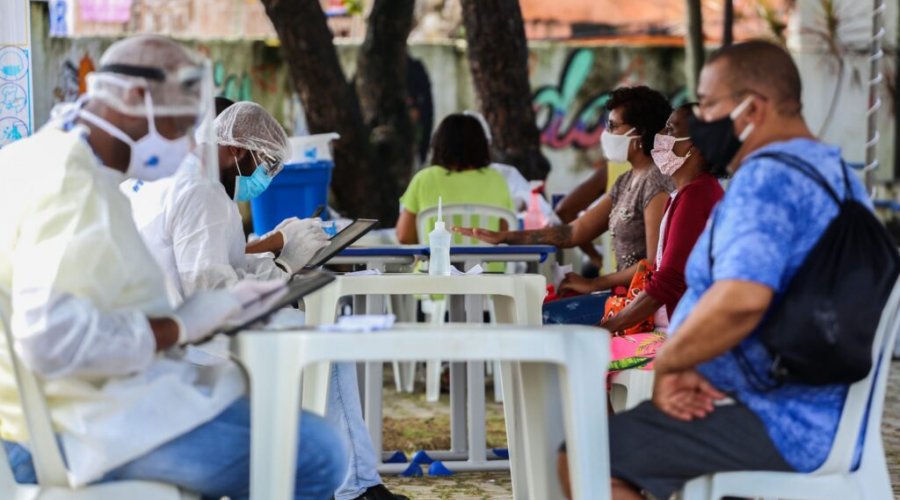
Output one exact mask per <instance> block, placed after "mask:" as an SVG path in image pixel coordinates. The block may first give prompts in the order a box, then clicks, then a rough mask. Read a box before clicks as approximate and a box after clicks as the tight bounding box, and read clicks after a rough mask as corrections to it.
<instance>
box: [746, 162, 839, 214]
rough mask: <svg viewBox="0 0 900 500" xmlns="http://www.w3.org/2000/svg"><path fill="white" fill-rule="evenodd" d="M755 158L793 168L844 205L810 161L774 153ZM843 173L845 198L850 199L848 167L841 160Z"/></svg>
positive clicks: (836, 201)
mask: <svg viewBox="0 0 900 500" xmlns="http://www.w3.org/2000/svg"><path fill="white" fill-rule="evenodd" d="M755 158H769V159H772V160H775V161H778V162H780V163H783V164H785V165H787V166H788V167H791V168H793V169H794V170H796V171H798V172H800V173H802V174H803V175H805V176H806V177H808V178H810V179H811V180H812V181H813V182H815V183H816V184H818V185H819V186H820V187H821V188H822V189H824V190H825V191H826V192H827V193H828V194H829V195H830V196H831V199H832V200H834V202H835V203H837V204H838V205H841V204H842V203H843V200H842V199H841V198H840V197H839V196H838V194H837V193H836V192H835V190H834V188H833V187H831V184H830V183H829V182H828V180H826V179H825V176H823V175H822V173H821V172H819V171H818V170H817V169H816V168H815V167H813V166H812V165H811V164H810V163H809V162H808V161H806V160H804V159H803V158H800V157H799V156H795V155H792V154H788V153H781V152H774V151H772V152H765V153H761V154H758V155H755V156H753V159H755ZM841 173H842V174H843V177H844V186H845V191H844V197H845V198H848V197H849V196H850V179H849V177H848V176H847V167H846V165H845V164H844V161H843V160H841Z"/></svg>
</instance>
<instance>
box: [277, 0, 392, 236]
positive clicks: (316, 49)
mask: <svg viewBox="0 0 900 500" xmlns="http://www.w3.org/2000/svg"><path fill="white" fill-rule="evenodd" d="M262 3H263V5H264V6H265V8H266V14H267V15H268V16H269V19H271V21H272V24H273V25H274V27H275V31H276V32H277V33H278V38H279V39H280V40H281V47H282V53H283V54H284V60H285V62H286V63H287V65H288V68H289V71H290V74H291V78H292V80H293V82H294V87H295V89H296V91H297V94H298V95H299V96H300V100H301V101H302V102H303V106H304V111H305V112H306V119H307V122H308V124H309V130H310V132H311V133H314V134H315V133H323V132H337V133H339V134H340V135H341V138H340V139H339V140H338V141H337V142H336V143H335V146H334V164H335V168H334V175H333V181H332V183H331V189H332V192H333V193H334V196H335V198H336V200H335V201H336V202H337V205H338V207H339V208H340V209H341V210H342V211H343V212H344V213H345V214H346V215H348V216H350V217H377V218H379V219H381V221H382V225H385V226H390V225H392V224H393V223H394V222H395V220H396V218H397V209H396V206H397V200H396V199H394V200H386V199H383V197H382V196H381V193H384V192H388V191H386V186H391V191H390V192H391V193H392V192H393V184H394V183H393V179H391V178H390V177H389V176H386V175H383V173H382V172H379V171H378V170H377V169H375V168H373V167H372V165H373V162H372V154H371V149H370V146H369V131H368V129H367V128H366V125H365V122H364V120H363V114H362V112H361V110H360V103H359V99H358V98H357V95H356V92H354V89H353V86H352V85H351V84H350V83H348V82H347V79H346V77H345V75H344V72H343V70H342V69H341V65H340V61H339V60H338V56H337V51H336V50H335V47H334V43H333V39H332V34H331V31H330V30H329V28H328V24H327V22H326V18H325V13H324V12H323V11H322V7H321V6H320V5H319V2H318V0H262ZM403 39H404V40H405V36H404V38H403Z"/></svg>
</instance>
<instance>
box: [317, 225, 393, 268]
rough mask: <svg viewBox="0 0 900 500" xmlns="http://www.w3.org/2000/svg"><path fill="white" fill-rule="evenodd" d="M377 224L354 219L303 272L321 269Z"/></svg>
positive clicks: (319, 252)
mask: <svg viewBox="0 0 900 500" xmlns="http://www.w3.org/2000/svg"><path fill="white" fill-rule="evenodd" d="M377 224H378V219H356V220H354V221H353V222H352V223H351V224H350V225H349V226H347V227H345V228H344V230H343V231H341V232H339V233H338V234H336V235H334V236H332V237H331V240H330V242H329V244H328V246H327V247H325V248H323V249H321V250H319V251H318V252H317V253H316V254H315V255H314V256H313V258H312V259H310V260H309V262H308V263H307V264H306V266H304V267H303V269H304V270H309V269H315V268H317V267H321V266H322V265H324V264H325V263H326V262H328V261H329V260H330V259H331V258H332V257H334V256H335V255H337V254H339V253H340V252H341V250H343V249H345V248H347V247H349V246H350V245H352V244H353V243H355V242H356V240H358V239H360V238H362V237H363V236H365V234H366V233H368V232H369V231H371V230H372V228H374V227H375V226H376V225H377Z"/></svg>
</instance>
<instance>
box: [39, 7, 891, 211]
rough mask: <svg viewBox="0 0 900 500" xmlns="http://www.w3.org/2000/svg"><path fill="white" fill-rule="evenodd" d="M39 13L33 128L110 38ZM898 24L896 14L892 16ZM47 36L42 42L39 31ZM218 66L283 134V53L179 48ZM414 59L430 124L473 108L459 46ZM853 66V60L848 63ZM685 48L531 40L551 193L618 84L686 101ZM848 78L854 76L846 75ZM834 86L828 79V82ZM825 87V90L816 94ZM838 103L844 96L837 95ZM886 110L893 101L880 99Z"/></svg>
mask: <svg viewBox="0 0 900 500" xmlns="http://www.w3.org/2000/svg"><path fill="white" fill-rule="evenodd" d="M45 16H46V15H45V14H43V13H42V12H41V11H40V9H36V11H33V14H32V25H33V26H34V27H35V28H36V29H35V36H34V42H33V43H34V48H33V50H34V77H35V79H34V97H35V101H34V102H35V121H36V123H37V124H40V123H43V121H45V120H46V118H47V116H48V113H49V110H50V108H51V107H52V106H53V105H54V104H56V103H59V102H62V101H70V100H74V99H75V98H77V96H78V93H79V90H80V87H81V85H82V84H83V78H84V74H85V73H86V72H87V71H88V70H89V69H91V68H92V67H93V66H94V65H96V64H97V62H98V60H99V56H100V54H101V53H102V51H103V50H104V49H105V47H107V46H108V45H109V43H110V41H109V40H108V39H95V38H80V39H53V38H49V37H48V36H46V28H45V26H46V25H47V24H46V18H45ZM895 17H896V16H895ZM42 31H43V36H41V35H40V33H41V32H42ZM185 43H186V44H187V45H190V46H192V47H193V48H195V49H197V50H199V51H201V52H203V53H204V54H206V55H207V56H208V57H210V59H211V60H212V61H214V68H215V71H214V73H215V77H216V78H215V79H216V85H217V88H218V90H219V92H220V93H222V94H224V95H226V96H228V97H231V98H233V99H252V100H254V101H257V102H259V103H260V104H262V105H263V106H265V107H267V108H268V109H269V110H270V111H271V112H272V113H273V114H274V115H275V116H276V117H277V118H278V119H279V120H281V121H282V122H283V123H284V124H285V126H286V127H287V128H288V129H292V128H293V126H294V123H295V122H296V115H297V114H298V111H299V108H300V106H299V102H298V100H297V99H296V98H294V94H293V92H292V91H291V86H290V82H289V78H288V74H287V69H286V67H285V65H284V63H283V61H282V59H281V56H280V52H279V49H278V48H277V47H275V46H271V45H267V44H266V43H265V42H262V41H248V40H229V41H202V42H201V41H190V40H188V41H185ZM410 52H411V53H412V55H413V56H414V57H416V58H418V59H420V60H422V62H423V63H424V65H425V67H426V69H427V71H428V73H429V76H430V79H431V86H432V93H433V96H434V103H435V112H434V116H435V125H436V124H437V123H438V122H439V121H440V119H441V118H442V117H443V116H445V115H447V114H448V113H451V112H454V111H460V110H465V109H476V108H477V105H476V102H475V96H474V91H473V88H472V84H471V76H470V74H469V69H468V62H467V60H466V57H465V46H464V44H463V43H461V42H446V43H440V44H417V45H413V46H411V47H410ZM338 53H339V56H340V59H341V62H342V65H343V66H344V68H345V72H346V74H347V75H351V74H352V72H353V70H354V68H355V64H356V55H357V48H356V46H354V45H343V44H342V45H339V46H338ZM854 64H856V63H854ZM683 67H684V51H683V50H682V49H681V48H680V47H659V46H653V47H650V46H627V47H622V46H609V45H598V44H594V45H579V44H575V43H564V42H533V43H532V44H531V45H530V77H531V82H532V86H533V89H534V91H535V94H534V103H535V105H536V107H537V109H538V126H539V128H540V129H541V132H542V141H543V144H544V148H545V152H546V154H547V157H548V158H549V159H550V161H551V164H552V166H553V169H552V171H551V173H550V177H549V179H548V193H551V194H552V193H564V192H567V191H568V190H570V189H571V188H572V187H573V186H574V185H575V184H577V183H578V182H579V181H580V180H582V179H583V178H585V177H586V176H587V175H588V174H589V173H590V168H591V165H592V163H593V162H594V161H595V160H596V159H597V158H598V157H599V148H598V146H597V145H598V138H599V134H600V132H601V128H600V124H602V123H603V121H604V118H605V116H604V115H605V113H604V112H603V109H602V104H603V102H604V99H605V93H606V92H608V91H609V90H610V89H613V88H615V87H617V86H619V85H623V84H638V83H642V84H647V85H649V86H651V87H654V88H657V89H659V90H660V91H662V92H663V93H664V94H665V95H667V96H669V97H670V98H671V99H672V100H673V103H675V104H678V103H680V102H683V101H684V100H685V95H684V71H683ZM801 67H802V68H804V74H805V76H804V83H805V85H806V87H805V93H804V105H805V109H806V110H807V113H808V115H809V116H810V118H811V120H810V121H811V125H812V127H813V129H814V130H816V129H817V128H818V125H819V122H820V121H821V118H820V115H821V112H822V110H823V109H824V108H825V107H826V105H825V103H826V102H829V101H828V98H829V97H830V95H831V94H830V93H828V92H827V87H828V84H829V81H830V80H829V79H828V75H829V73H828V72H827V71H828V70H827V68H825V67H824V66H822V65H817V64H807V60H806V59H803V58H801ZM850 76H851V77H852V73H850ZM831 80H833V77H832V79H831ZM845 88H847V89H850V91H851V92H850V93H848V97H846V102H843V103H842V107H841V109H840V112H839V113H837V114H836V117H835V119H834V120H833V123H832V125H831V126H830V127H829V130H828V133H827V134H826V135H825V138H826V140H829V141H830V142H834V143H838V144H841V145H842V146H843V147H844V149H845V151H846V152H847V155H848V159H851V160H853V161H856V160H857V159H858V158H857V157H858V156H859V151H861V143H862V141H864V138H863V137H864V136H863V135H860V134H864V129H865V125H864V123H865V122H864V111H863V110H864V108H865V106H864V103H862V104H861V103H860V102H858V101H859V99H858V98H857V97H852V98H851V97H850V94H852V91H853V90H852V89H854V88H855V87H854V86H853V84H848V85H846V87H845ZM822 89H824V90H822ZM842 99H843V98H842ZM885 101H886V103H890V99H889V98H887V99H885ZM891 107H892V105H886V106H885V109H884V110H883V112H882V115H881V116H882V118H881V123H882V126H883V128H882V131H881V137H882V141H881V145H883V147H880V157H881V159H882V164H883V165H884V166H883V167H882V169H881V173H882V174H883V175H889V174H890V172H892V171H893V117H892V114H891V113H890V109H889V108H891Z"/></svg>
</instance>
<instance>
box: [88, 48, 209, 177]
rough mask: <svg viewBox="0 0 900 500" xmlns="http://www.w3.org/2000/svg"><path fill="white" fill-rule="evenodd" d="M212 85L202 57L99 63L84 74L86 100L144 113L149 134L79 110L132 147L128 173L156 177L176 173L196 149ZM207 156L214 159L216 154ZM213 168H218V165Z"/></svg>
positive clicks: (123, 111)
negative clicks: (167, 62) (165, 63)
mask: <svg viewBox="0 0 900 500" xmlns="http://www.w3.org/2000/svg"><path fill="white" fill-rule="evenodd" d="M207 80H208V81H207ZM211 87H212V79H211V72H210V71H209V69H208V64H205V63H204V62H203V61H202V60H201V61H199V62H195V61H191V62H190V63H186V64H181V65H179V66H177V67H176V68H172V69H169V70H166V69H163V68H161V67H153V66H139V65H131V64H122V63H109V64H103V65H102V66H101V67H100V69H99V70H98V71H96V72H94V73H91V74H90V75H88V77H87V93H86V94H85V97H84V99H85V100H87V101H94V100H96V101H99V102H101V103H102V104H103V105H105V106H107V107H109V108H111V109H113V110H115V111H116V112H118V113H121V114H123V115H127V116H131V117H143V118H146V120H147V133H146V134H145V135H144V136H143V137H140V138H137V139H135V138H133V137H131V136H130V135H129V134H126V133H125V132H124V131H123V130H122V129H121V127H120V126H118V125H117V124H115V123H111V122H110V121H108V120H107V119H104V118H101V117H100V116H97V115H96V114H94V113H92V112H90V111H88V110H86V109H81V110H79V112H78V115H79V117H81V118H82V119H83V120H85V121H87V122H89V123H91V124H92V125H94V126H96V127H98V128H100V129H102V130H104V131H105V132H107V133H108V134H110V135H111V136H112V137H114V138H116V139H118V140H120V141H122V142H124V143H125V144H127V145H128V146H129V147H130V148H131V155H130V161H129V164H128V167H127V170H126V172H125V174H126V176H128V177H130V178H134V179H142V180H156V179H160V178H163V177H167V176H170V175H172V174H174V173H175V171H176V170H177V169H178V167H179V166H180V165H181V163H182V162H183V161H184V159H185V158H186V157H187V155H188V154H190V153H191V152H194V151H195V149H196V148H195V146H196V143H195V139H196V135H197V131H198V130H200V124H201V123H202V118H203V117H204V116H205V115H207V114H208V113H210V112H211V110H212V107H213V104H212V103H213V99H212V92H211V91H210V90H209V89H210V88H211ZM209 156H212V159H213V160H215V156H214V154H213V155H209ZM204 170H206V171H208V169H204ZM213 171H214V172H215V173H217V171H218V169H217V168H216V169H213Z"/></svg>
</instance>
